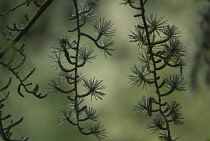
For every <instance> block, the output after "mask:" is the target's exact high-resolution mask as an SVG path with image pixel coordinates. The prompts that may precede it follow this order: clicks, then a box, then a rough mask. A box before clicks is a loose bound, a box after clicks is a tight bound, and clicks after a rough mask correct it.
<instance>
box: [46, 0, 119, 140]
mask: <svg viewBox="0 0 210 141" xmlns="http://www.w3.org/2000/svg"><path fill="white" fill-rule="evenodd" d="M73 4H74V8H75V9H74V11H73V14H72V17H71V18H70V21H71V22H72V23H75V28H73V29H71V30H68V31H69V32H70V33H76V34H77V38H76V39H70V38H69V37H68V36H61V37H59V38H58V39H57V42H55V43H54V44H53V45H52V49H53V51H52V55H51V56H50V58H51V61H52V62H53V63H54V65H53V66H54V67H55V68H56V69H59V71H60V73H59V78H57V79H54V80H51V81H50V82H49V83H48V84H47V94H55V93H57V92H58V93H63V94H66V95H67V98H68V101H69V105H68V106H67V107H65V108H63V109H62V110H60V111H59V115H58V118H57V122H58V123H59V124H63V123H65V122H68V123H70V124H72V125H73V126H76V127H77V128H78V130H79V132H80V133H81V134H83V135H94V136H95V137H96V138H97V140H103V139H104V138H105V137H106V133H107V131H106V129H105V128H104V126H103V125H102V124H101V123H100V122H98V120H97V118H98V114H97V110H96V109H94V108H92V107H89V106H87V105H86V104H85V99H87V98H88V97H89V98H90V99H91V101H93V99H95V100H102V99H103V97H104V96H105V95H106V94H105V93H104V92H103V90H104V89H105V86H104V84H103V81H102V80H98V79H96V78H95V77H92V78H89V79H88V78H86V77H85V76H83V75H82V74H81V73H80V71H79V70H80V69H82V68H83V67H84V66H85V65H86V64H87V63H88V62H91V61H92V60H93V59H95V58H96V55H94V49H93V48H92V47H89V46H87V45H82V44H81V42H82V39H83V38H88V39H90V40H91V41H93V43H94V44H95V46H96V47H97V48H99V49H100V50H101V51H102V52H103V53H104V54H105V55H111V52H112V51H113V50H114V49H113V48H112V47H111V46H112V45H113V43H114V42H113V41H112V40H111V37H112V36H113V33H114V32H115V30H112V29H111V27H112V24H111V21H106V20H105V18H102V19H99V20H97V21H95V22H94V23H93V24H92V26H93V30H94V31H95V36H96V37H93V36H91V35H90V34H88V33H85V32H83V31H82V28H83V27H84V26H85V25H86V23H87V22H88V20H89V19H90V18H92V17H93V16H92V14H91V12H92V7H91V6H86V7H82V6H79V5H78V1H77V0H73ZM102 37H103V38H102ZM81 87H83V89H82V90H81V89H80V88H81Z"/></svg>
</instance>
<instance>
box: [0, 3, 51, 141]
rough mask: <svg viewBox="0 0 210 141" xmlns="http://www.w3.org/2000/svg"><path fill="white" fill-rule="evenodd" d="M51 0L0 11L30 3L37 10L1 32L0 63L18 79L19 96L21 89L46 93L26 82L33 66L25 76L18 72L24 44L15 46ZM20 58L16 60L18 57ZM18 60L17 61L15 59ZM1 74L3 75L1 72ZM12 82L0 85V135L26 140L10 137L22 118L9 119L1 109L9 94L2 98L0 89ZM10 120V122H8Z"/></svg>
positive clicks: (33, 93)
mask: <svg viewBox="0 0 210 141" xmlns="http://www.w3.org/2000/svg"><path fill="white" fill-rule="evenodd" d="M52 1H53V0H46V1H45V2H44V3H43V4H39V3H38V2H37V0H25V1H24V2H22V3H21V4H19V5H17V6H14V7H13V8H11V9H9V10H7V11H5V12H3V13H0V18H2V17H4V18H6V16H7V15H8V14H11V13H12V12H14V11H17V10H18V9H19V8H21V7H24V6H29V5H31V3H34V5H35V6H36V7H37V11H36V13H35V14H34V16H33V17H32V18H31V19H30V18H29V17H28V15H26V14H25V20H26V24H25V25H24V24H22V25H21V26H19V25H17V24H16V23H15V22H14V23H13V25H12V26H11V25H6V27H7V29H8V31H9V33H7V32H5V31H4V30H2V34H3V36H4V37H5V39H3V38H1V42H0V65H1V66H3V68H5V69H6V70H8V71H9V72H10V73H11V74H12V75H13V76H14V79H17V80H18V81H19V85H18V87H17V92H18V94H19V95H20V96H21V97H24V95H23V90H24V91H25V92H27V93H30V94H32V95H34V96H35V97H37V98H40V99H41V98H44V97H46V96H47V95H46V94H45V95H41V93H38V89H39V85H38V84H36V85H35V86H34V87H33V86H32V83H30V82H27V81H28V79H29V77H30V76H31V75H32V74H33V73H34V71H35V68H34V69H32V70H31V71H30V72H29V73H28V74H27V75H26V76H25V77H21V76H20V74H19V69H20V68H21V67H23V65H24V63H25V61H26V55H25V53H24V46H25V45H24V44H23V45H22V46H21V47H20V48H19V47H17V43H18V42H19V41H20V39H22V37H23V36H24V35H25V34H26V33H27V31H28V30H29V29H30V28H31V27H32V26H33V25H34V23H35V22H36V21H37V20H38V19H39V17H40V16H41V15H42V14H43V12H44V11H45V10H46V8H47V7H48V6H49V5H50V4H51V3H52ZM19 58H20V59H21V60H18V59H19ZM16 60H18V61H16ZM1 75H4V74H2V73H1ZM11 83H12V77H10V79H9V81H8V83H7V84H6V85H4V86H0V87H1V88H0V94H1V97H0V98H1V99H0V135H1V138H2V139H3V140H4V141H27V140H28V138H24V137H22V138H21V139H11V138H12V131H11V130H12V129H13V128H14V127H15V126H18V125H19V124H20V123H21V122H22V121H23V118H20V119H18V120H16V121H13V120H10V118H11V115H10V114H8V115H6V116H5V115H4V112H3V111H2V109H3V107H4V104H3V102H4V101H6V100H7V98H8V96H9V92H8V94H7V95H6V96H5V97H3V98H2V91H4V90H6V89H8V88H9V86H10V85H11ZM9 120H10V122H9Z"/></svg>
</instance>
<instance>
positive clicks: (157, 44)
mask: <svg viewBox="0 0 210 141" xmlns="http://www.w3.org/2000/svg"><path fill="white" fill-rule="evenodd" d="M147 2H148V0H123V2H122V3H121V4H124V5H129V6H130V7H131V8H133V9H135V10H136V11H137V12H138V14H136V15H134V17H136V18H140V19H141V22H140V23H139V24H138V25H136V26H135V29H134V31H131V34H130V35H129V38H130V42H134V43H137V45H138V46H139V48H142V49H143V53H140V54H139V64H138V65H134V66H133V67H132V68H131V72H132V74H131V75H129V78H130V80H131V82H132V85H133V86H140V85H143V88H147V87H148V86H154V87H155V89H156V90H155V93H154V96H152V97H146V96H143V97H142V99H141V100H139V101H138V103H137V104H136V105H135V108H134V110H135V111H136V112H138V113H142V112H146V115H147V116H149V117H151V118H152V119H151V122H149V123H148V124H147V126H146V128H147V129H149V130H150V131H152V133H156V134H157V135H158V140H161V141H175V140H177V138H176V139H174V138H172V133H171V126H170V125H171V124H172V123H173V124H175V125H181V124H183V121H182V119H183V115H182V113H181V112H180V109H181V105H180V103H178V102H177V101H174V100H172V101H170V102H168V101H165V100H164V98H165V97H166V96H169V95H171V94H173V92H174V91H184V90H186V89H185V84H186V81H185V80H184V78H183V77H182V68H183V66H185V61H184V60H183V59H182V58H183V57H184V56H185V51H184V47H183V44H182V42H181V41H180V40H179V36H180V31H179V30H178V28H177V27H176V26H174V25H169V24H167V21H166V20H164V17H161V16H159V15H158V14H155V13H150V14H146V10H145V5H146V4H147ZM166 67H170V68H179V70H180V72H179V73H173V74H166V75H165V76H161V74H160V72H161V71H163V70H164V69H166ZM174 72H176V71H174ZM166 89H167V91H166Z"/></svg>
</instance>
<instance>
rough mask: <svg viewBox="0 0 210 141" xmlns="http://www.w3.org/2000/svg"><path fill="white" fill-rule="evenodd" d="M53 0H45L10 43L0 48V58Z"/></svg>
mask: <svg viewBox="0 0 210 141" xmlns="http://www.w3.org/2000/svg"><path fill="white" fill-rule="evenodd" d="M53 1H54V0H46V1H45V2H44V3H43V4H42V5H41V7H40V8H39V9H38V10H37V12H36V13H35V14H34V16H33V17H32V18H31V20H29V22H28V23H27V24H26V25H25V26H24V27H23V29H22V30H21V31H20V32H19V33H18V34H17V36H16V37H15V38H14V39H13V40H12V41H11V43H10V44H9V45H8V46H6V47H4V48H3V49H2V50H0V59H1V58H2V57H3V56H4V55H5V54H6V53H7V52H8V51H9V50H10V49H12V48H13V47H14V46H15V45H16V44H17V42H19V40H20V39H21V38H22V37H23V36H24V35H25V34H26V33H27V32H28V30H29V29H30V28H31V27H32V26H33V25H34V24H35V23H36V21H37V20H38V19H39V17H40V16H41V15H42V14H43V12H44V11H45V10H46V9H47V7H48V6H49V5H50V4H51V3H52V2H53Z"/></svg>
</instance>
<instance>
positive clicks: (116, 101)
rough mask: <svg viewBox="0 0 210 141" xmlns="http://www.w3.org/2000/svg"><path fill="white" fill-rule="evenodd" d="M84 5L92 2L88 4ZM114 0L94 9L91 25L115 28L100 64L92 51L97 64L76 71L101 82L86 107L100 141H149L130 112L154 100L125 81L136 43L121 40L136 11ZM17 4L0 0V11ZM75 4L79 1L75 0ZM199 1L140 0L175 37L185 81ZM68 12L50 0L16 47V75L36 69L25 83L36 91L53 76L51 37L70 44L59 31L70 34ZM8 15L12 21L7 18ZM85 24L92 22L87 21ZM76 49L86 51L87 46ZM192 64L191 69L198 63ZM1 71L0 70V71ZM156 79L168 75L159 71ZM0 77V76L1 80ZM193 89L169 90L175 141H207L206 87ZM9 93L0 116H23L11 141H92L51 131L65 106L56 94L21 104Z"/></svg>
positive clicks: (63, 2) (70, 130) (64, 130)
mask: <svg viewBox="0 0 210 141" xmlns="http://www.w3.org/2000/svg"><path fill="white" fill-rule="evenodd" d="M91 2H94V1H93V0H92V1H91ZM120 2H122V1H121V0H100V1H98V3H97V4H96V5H95V11H94V12H95V16H96V17H95V18H94V19H93V21H94V20H95V19H98V18H99V17H105V18H106V19H108V20H112V23H113V28H115V29H116V33H115V36H114V37H113V40H114V41H115V44H114V48H115V49H116V50H115V51H114V52H113V55H112V56H111V57H108V58H105V57H104V54H103V53H102V52H100V51H98V50H97V49H95V54H97V59H95V60H93V61H92V63H90V64H88V65H87V66H85V67H84V68H83V71H82V72H83V73H84V74H85V75H86V76H87V78H91V77H96V78H97V79H99V80H103V81H104V84H105V85H106V86H107V88H106V89H105V92H106V94H107V95H106V96H105V97H104V99H103V100H102V101H95V100H93V101H90V100H89V101H88V102H87V103H88V104H89V105H93V106H94V107H95V108H96V109H98V112H99V115H100V116H99V121H101V122H102V123H103V124H104V125H105V128H106V129H107V131H108V134H107V135H108V137H107V138H106V139H105V140H106V141H157V137H156V135H152V134H151V132H150V131H148V130H147V129H145V125H146V123H147V122H148V121H149V118H147V117H145V116H144V115H143V114H136V113H135V112H134V111H133V107H134V105H135V104H136V103H137V101H138V100H139V99H141V98H142V96H143V95H145V96H148V95H154V91H155V90H154V89H153V88H152V87H150V88H148V89H147V90H143V89H142V87H132V86H131V84H130V80H129V78H128V75H129V74H130V73H131V71H130V68H131V67H132V66H133V64H136V63H138V61H137V60H138V59H137V56H138V54H139V52H140V50H141V49H138V47H137V45H136V44H134V43H130V42H129V38H128V34H129V33H130V30H133V29H134V25H135V24H137V23H138V22H139V21H138V19H137V18H133V14H136V11H134V10H132V9H131V8H130V7H129V6H124V5H120V4H119V3H120ZM15 3H17V1H16V0H10V2H8V1H5V0H0V12H2V11H5V9H6V8H8V7H10V6H12V5H14V4H15ZM82 3H87V1H85V0H83V1H82ZM203 5H205V3H202V2H200V3H198V2H195V1H193V0H151V1H150V2H148V4H147V7H146V12H154V13H158V14H159V15H160V16H164V17H165V19H167V20H168V22H169V23H170V24H174V25H176V26H177V27H178V28H179V29H180V31H181V32H182V34H181V40H182V41H183V43H184V45H185V46H186V53H187V54H186V61H187V67H186V68H185V69H184V74H185V77H186V79H188V80H189V79H190V78H189V74H190V71H191V65H192V63H193V62H192V60H193V55H194V53H195V51H196V48H197V46H196V41H197V39H196V38H197V36H196V33H197V32H198V30H199V25H198V21H199V18H200V17H199V14H198V12H199V11H200V10H201V9H202V7H203ZM34 12H35V8H34V9H33V7H32V8H21V9H20V10H19V11H15V12H14V14H13V13H12V14H13V15H12V14H11V15H9V16H11V18H7V19H6V18H5V19H4V18H0V28H1V29H4V26H5V25H4V24H2V23H10V24H12V23H13V22H14V21H16V22H18V23H21V21H23V19H21V18H22V17H23V16H22V15H24V13H28V14H29V17H30V16H31V15H33V13H34ZM71 12H72V3H71V1H67V0H57V1H54V2H53V3H52V5H51V6H50V7H49V8H48V9H47V10H46V12H45V13H44V14H43V15H42V16H41V18H40V19H39V20H38V21H37V23H36V24H35V25H34V26H33V28H32V29H31V30H30V31H29V32H28V33H27V34H26V36H25V37H24V38H23V39H22V40H21V42H20V43H24V44H26V49H25V51H26V54H27V56H28V60H27V62H26V65H25V66H26V67H24V68H25V69H23V73H27V72H28V71H30V69H31V68H33V67H36V72H35V73H34V75H33V76H32V77H31V79H30V80H31V81H33V83H34V84H35V83H38V84H39V85H40V92H42V93H45V91H46V90H45V88H46V83H47V82H48V81H49V80H51V79H52V78H57V73H58V71H56V70H54V68H50V66H51V65H52V64H51V63H50V58H49V55H50V53H51V51H52V49H51V48H50V47H51V44H53V43H54V42H55V41H56V39H57V37H58V36H61V35H67V36H69V37H70V38H71V39H73V38H74V36H75V35H71V34H69V33H68V32H67V30H68V29H70V28H72V27H73V25H72V23H71V22H70V21H69V20H68V18H69V17H70V15H71ZM14 17H15V18H14ZM90 22H92V21H90ZM83 31H86V32H88V33H93V34H94V32H93V30H92V28H91V26H90V25H88V26H87V28H83ZM83 43H86V44H88V45H91V46H92V47H94V45H93V44H92V43H91V42H89V41H88V40H83ZM198 66H199V65H198ZM0 72H1V73H2V72H3V68H2V67H1V68H0ZM162 73H163V74H164V73H168V72H163V71H162ZM1 78H3V76H2V74H1ZM199 81H200V83H201V88H200V89H199V91H198V92H193V93H192V92H191V91H190V90H188V91H186V92H177V93H174V94H173V95H172V96H169V97H168V99H175V100H177V101H178V102H180V103H181V105H182V107H183V108H182V112H183V113H184V124H183V125H182V126H178V127H174V126H172V135H173V136H174V137H179V141H207V140H208V139H210V134H209V133H210V121H209V119H210V112H209V107H210V102H209V100H210V94H209V88H208V87H205V86H203V85H202V84H203V83H204V82H202V79H200V80H199ZM13 84H14V85H12V86H11V87H10V93H11V95H10V97H9V99H8V100H7V101H6V102H5V108H4V112H6V113H7V112H8V113H10V114H12V115H13V119H17V118H19V117H24V121H23V122H22V123H21V124H20V125H19V126H17V127H16V128H15V130H14V136H18V137H20V135H21V136H29V140H30V141H94V140H96V139H95V137H94V136H83V135H81V134H80V133H79V132H78V130H77V128H76V127H73V126H72V125H69V124H64V125H62V126H58V124H57V123H56V122H55V118H56V116H57V114H58V110H59V109H62V108H63V107H64V106H66V105H67V104H68V101H67V98H66V96H65V95H63V94H59V93H57V94H56V95H53V96H51V97H50V96H49V97H47V98H45V99H42V100H39V99H37V98H35V97H33V96H31V95H29V94H27V93H25V98H22V97H20V96H19V95H18V94H17V92H16V88H17V85H16V84H15V82H13ZM0 140H1V139H0Z"/></svg>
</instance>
